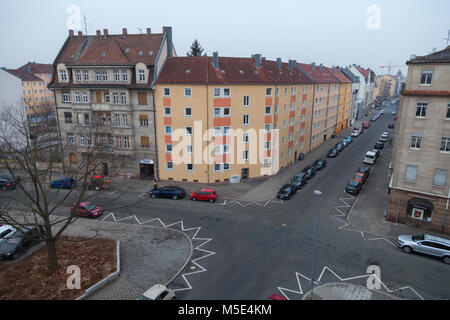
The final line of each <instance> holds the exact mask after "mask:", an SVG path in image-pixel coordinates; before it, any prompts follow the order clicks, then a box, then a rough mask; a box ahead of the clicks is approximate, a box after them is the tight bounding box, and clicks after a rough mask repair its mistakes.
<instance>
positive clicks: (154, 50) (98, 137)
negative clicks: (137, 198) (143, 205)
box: [49, 27, 176, 179]
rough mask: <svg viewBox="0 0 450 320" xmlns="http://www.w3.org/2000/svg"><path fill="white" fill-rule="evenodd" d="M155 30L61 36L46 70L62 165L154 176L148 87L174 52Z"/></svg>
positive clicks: (166, 36) (166, 34) (166, 30)
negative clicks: (62, 40) (49, 69)
mask: <svg viewBox="0 0 450 320" xmlns="http://www.w3.org/2000/svg"><path fill="white" fill-rule="evenodd" d="M175 55H176V52H175V48H174V46H173V43H172V28H171V27H163V32H162V33H152V31H151V29H150V28H148V29H147V32H146V33H144V34H128V32H127V29H125V28H124V29H123V30H122V34H109V32H108V29H104V30H103V34H102V33H101V31H100V30H97V32H96V34H95V35H84V34H83V33H82V32H78V34H77V35H75V34H74V32H73V31H72V30H70V31H69V36H68V38H67V40H66V41H65V43H64V45H63V46H62V48H61V50H60V52H59V53H58V55H57V57H56V59H55V61H54V63H53V65H52V68H53V77H52V80H51V83H50V85H49V87H50V88H51V89H52V90H53V91H54V93H55V99H56V105H57V113H58V118H59V124H60V128H61V141H62V143H63V144H64V145H67V148H66V149H65V152H64V163H65V164H66V167H69V168H72V169H74V168H77V167H78V166H79V165H80V163H86V162H87V161H88V163H89V164H92V165H95V166H96V167H98V168H99V169H98V171H100V172H103V174H105V175H109V176H111V175H120V176H128V177H137V178H139V177H141V178H145V179H147V178H149V179H152V178H155V177H157V167H158V166H157V156H156V154H157V145H156V137H155V126H154V119H155V108H154V91H153V85H154V83H155V82H156V80H157V78H158V75H159V73H160V72H161V69H162V68H163V66H164V64H165V62H166V60H167V58H169V57H172V56H175Z"/></svg>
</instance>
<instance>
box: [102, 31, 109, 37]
mask: <svg viewBox="0 0 450 320" xmlns="http://www.w3.org/2000/svg"><path fill="white" fill-rule="evenodd" d="M103 35H104V36H105V38H106V37H107V36H108V29H103Z"/></svg>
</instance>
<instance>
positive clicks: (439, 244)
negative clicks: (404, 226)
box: [397, 234, 450, 264]
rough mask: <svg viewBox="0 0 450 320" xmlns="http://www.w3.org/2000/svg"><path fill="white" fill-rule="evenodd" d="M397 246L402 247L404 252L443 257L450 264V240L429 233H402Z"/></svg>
mask: <svg viewBox="0 0 450 320" xmlns="http://www.w3.org/2000/svg"><path fill="white" fill-rule="evenodd" d="M397 246H398V247H400V248H401V249H402V250H403V252H405V253H411V252H413V251H414V252H420V253H425V254H428V255H431V256H435V257H438V258H441V259H442V261H444V262H445V263H446V264H450V240H448V239H444V238H439V237H434V236H430V235H427V234H422V235H415V236H410V235H401V236H398V238H397Z"/></svg>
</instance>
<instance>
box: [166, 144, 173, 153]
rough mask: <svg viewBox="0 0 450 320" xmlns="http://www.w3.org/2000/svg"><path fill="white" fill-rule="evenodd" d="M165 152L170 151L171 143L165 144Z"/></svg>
mask: <svg viewBox="0 0 450 320" xmlns="http://www.w3.org/2000/svg"><path fill="white" fill-rule="evenodd" d="M166 153H172V145H171V144H166Z"/></svg>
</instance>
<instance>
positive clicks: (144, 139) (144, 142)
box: [141, 137, 150, 148]
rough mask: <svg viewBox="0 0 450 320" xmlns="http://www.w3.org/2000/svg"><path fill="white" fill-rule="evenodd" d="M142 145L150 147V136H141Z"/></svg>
mask: <svg viewBox="0 0 450 320" xmlns="http://www.w3.org/2000/svg"><path fill="white" fill-rule="evenodd" d="M141 146H142V148H149V147H150V139H149V137H141Z"/></svg>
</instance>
